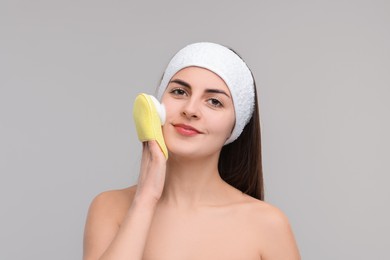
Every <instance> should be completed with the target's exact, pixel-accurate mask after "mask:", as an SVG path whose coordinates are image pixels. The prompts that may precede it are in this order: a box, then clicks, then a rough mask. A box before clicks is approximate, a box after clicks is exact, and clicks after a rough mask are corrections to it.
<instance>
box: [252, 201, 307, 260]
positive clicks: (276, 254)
mask: <svg viewBox="0 0 390 260" xmlns="http://www.w3.org/2000/svg"><path fill="white" fill-rule="evenodd" d="M246 201H247V203H246V205H247V206H246V211H247V212H246V214H248V215H249V216H250V217H249V221H248V222H247V225H251V227H252V228H253V230H254V232H256V233H257V235H256V236H254V239H255V240H256V241H255V242H256V243H257V244H258V245H259V250H260V252H261V255H262V259H300V256H299V251H298V247H297V244H296V241H295V238H294V235H293V231H292V228H291V225H290V222H289V220H288V218H287V216H286V215H285V213H284V212H282V211H281V210H280V209H279V208H277V207H275V206H273V205H271V204H269V203H266V202H264V201H260V200H256V199H254V198H248V199H247V200H246ZM260 234H261V235H260Z"/></svg>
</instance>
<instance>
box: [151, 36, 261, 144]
mask: <svg viewBox="0 0 390 260" xmlns="http://www.w3.org/2000/svg"><path fill="white" fill-rule="evenodd" d="M191 66H196V67H202V68H205V69H208V70H210V71H212V72H214V73H215V74H217V75H218V76H220V77H221V78H222V79H223V80H224V81H225V83H226V85H227V86H228V88H229V90H230V93H231V95H232V98H233V104H234V110H235V115H236V124H235V126H234V128H233V132H232V134H231V136H230V137H229V139H228V140H226V142H225V144H229V143H231V142H233V141H234V140H236V139H237V138H238V137H239V136H240V134H241V132H242V130H243V129H244V127H245V125H246V124H247V123H248V122H249V120H250V118H251V116H252V113H253V108H254V103H255V100H254V98H255V92H254V83H253V78H252V74H251V72H250V70H249V68H248V66H247V65H246V64H245V62H244V61H243V60H242V59H241V58H240V57H239V56H238V55H237V54H235V53H234V52H233V51H231V50H230V49H228V48H226V47H224V46H222V45H219V44H215V43H209V42H200V43H194V44H190V45H187V46H186V47H184V48H183V49H181V50H180V51H179V52H178V53H176V55H175V56H174V57H173V58H172V60H171V61H170V62H169V64H168V66H167V68H166V70H165V73H164V76H163V79H162V80H161V83H160V86H159V87H158V89H157V97H158V99H159V100H161V97H162V95H163V93H164V91H165V89H166V87H167V86H168V83H169V81H170V80H171V78H172V77H173V76H174V75H175V74H176V73H177V72H178V71H179V70H181V69H184V68H186V67H191Z"/></svg>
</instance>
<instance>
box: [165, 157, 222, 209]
mask: <svg viewBox="0 0 390 260" xmlns="http://www.w3.org/2000/svg"><path fill="white" fill-rule="evenodd" d="M218 158H219V154H217V155H215V156H210V157H207V158H199V159H193V158H191V159H188V158H182V157H180V158H179V157H178V156H170V158H169V160H168V161H167V174H166V179H165V186H164V191H163V194H162V196H161V199H160V200H161V202H162V203H166V204H169V205H174V206H180V207H194V206H201V205H210V204H217V203H220V202H221V200H222V199H224V191H225V190H226V186H227V184H226V183H225V182H224V181H223V180H222V179H221V177H220V175H219V172H218Z"/></svg>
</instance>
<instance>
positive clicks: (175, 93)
mask: <svg viewBox="0 0 390 260" xmlns="http://www.w3.org/2000/svg"><path fill="white" fill-rule="evenodd" d="M179 91H180V92H181V93H178V92H179ZM169 93H171V94H173V95H175V96H182V95H184V94H187V92H186V91H185V90H184V89H182V88H174V89H172V90H171V91H170V92H169Z"/></svg>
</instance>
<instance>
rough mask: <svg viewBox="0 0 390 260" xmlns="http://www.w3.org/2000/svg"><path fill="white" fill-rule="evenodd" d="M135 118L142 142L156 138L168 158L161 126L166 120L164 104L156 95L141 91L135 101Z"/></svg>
mask: <svg viewBox="0 0 390 260" xmlns="http://www.w3.org/2000/svg"><path fill="white" fill-rule="evenodd" d="M133 118H134V122H135V127H136V129H137V134H138V139H139V140H140V141H141V142H145V141H150V140H156V141H157V143H158V145H159V146H160V148H161V150H162V152H163V153H164V155H165V158H166V159H168V150H167V147H166V145H165V142H164V137H163V134H162V128H161V126H162V125H163V124H164V122H165V109H164V106H163V105H162V104H160V103H159V102H158V100H157V99H156V98H155V97H153V96H150V95H147V94H144V93H141V94H139V95H138V96H137V97H136V99H135V101H134V106H133Z"/></svg>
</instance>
